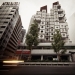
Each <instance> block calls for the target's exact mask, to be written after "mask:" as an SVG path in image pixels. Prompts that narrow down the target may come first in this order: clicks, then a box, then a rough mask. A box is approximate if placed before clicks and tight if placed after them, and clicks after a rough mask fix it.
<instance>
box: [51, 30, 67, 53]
mask: <svg viewBox="0 0 75 75" xmlns="http://www.w3.org/2000/svg"><path fill="white" fill-rule="evenodd" d="M53 39H54V42H53V43H52V48H53V49H54V52H56V53H57V54H64V53H65V52H66V49H63V47H64V44H65V41H64V40H63V38H62V36H61V34H60V32H59V31H56V34H54V36H53Z"/></svg>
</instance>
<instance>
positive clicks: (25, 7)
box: [0, 0, 75, 30]
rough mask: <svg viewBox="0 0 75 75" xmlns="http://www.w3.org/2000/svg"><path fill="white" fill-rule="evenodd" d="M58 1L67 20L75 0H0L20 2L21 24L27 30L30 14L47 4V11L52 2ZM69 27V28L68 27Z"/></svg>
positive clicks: (0, 0)
mask: <svg viewBox="0 0 75 75" xmlns="http://www.w3.org/2000/svg"><path fill="white" fill-rule="evenodd" d="M56 1H59V3H60V5H61V8H62V9H63V10H65V14H66V18H67V22H68V19H69V17H70V16H71V15H72V14H73V13H74V12H75V0H0V5H1V4H2V3H3V2H20V7H19V13H20V15H21V19H22V25H23V27H24V28H25V29H26V30H27V29H28V26H29V23H30V19H31V17H32V15H34V14H36V11H39V10H40V7H42V6H44V5H47V6H48V13H49V12H50V9H51V8H52V3H53V2H56ZM69 29H70V28H69Z"/></svg>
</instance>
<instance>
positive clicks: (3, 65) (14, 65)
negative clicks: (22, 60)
mask: <svg viewBox="0 0 75 75" xmlns="http://www.w3.org/2000/svg"><path fill="white" fill-rule="evenodd" d="M3 66H17V65H3Z"/></svg>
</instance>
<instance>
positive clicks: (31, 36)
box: [26, 20, 39, 50]
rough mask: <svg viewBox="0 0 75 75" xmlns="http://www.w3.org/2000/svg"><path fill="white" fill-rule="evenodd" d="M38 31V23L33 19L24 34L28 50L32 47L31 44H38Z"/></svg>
mask: <svg viewBox="0 0 75 75" xmlns="http://www.w3.org/2000/svg"><path fill="white" fill-rule="evenodd" d="M38 32H39V28H38V23H37V21H36V20H34V23H33V24H31V27H30V31H29V33H28V34H27V35H26V44H27V47H28V49H29V50H31V49H32V46H37V45H38Z"/></svg>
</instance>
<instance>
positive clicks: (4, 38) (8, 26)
mask: <svg viewBox="0 0 75 75" xmlns="http://www.w3.org/2000/svg"><path fill="white" fill-rule="evenodd" d="M19 4H20V3H19V2H4V3H3V4H2V5H1V6H0V56H5V57H13V56H14V54H15V52H16V50H17V46H18V40H19V37H20V33H21V29H22V23H21V17H20V15H19V11H18V10H19Z"/></svg>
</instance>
